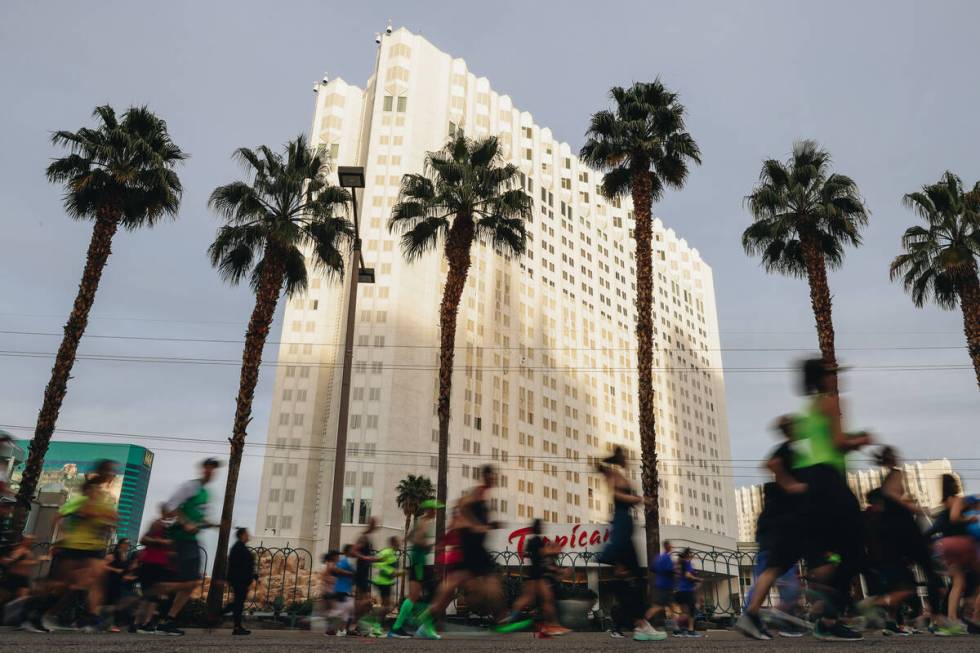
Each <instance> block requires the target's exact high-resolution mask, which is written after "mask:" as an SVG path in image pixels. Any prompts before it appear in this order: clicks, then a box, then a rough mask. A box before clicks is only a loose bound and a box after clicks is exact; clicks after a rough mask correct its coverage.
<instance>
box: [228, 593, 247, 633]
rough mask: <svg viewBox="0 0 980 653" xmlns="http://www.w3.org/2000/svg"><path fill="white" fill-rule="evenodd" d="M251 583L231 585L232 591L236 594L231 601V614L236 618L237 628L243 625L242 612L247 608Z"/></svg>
mask: <svg viewBox="0 0 980 653" xmlns="http://www.w3.org/2000/svg"><path fill="white" fill-rule="evenodd" d="M249 584H250V583H249ZM249 584H235V585H232V586H231V591H232V593H233V594H234V598H233V599H232V601H231V614H232V616H233V617H234V619H235V628H241V627H242V612H243V611H244V610H245V599H246V598H247V597H248V585H249Z"/></svg>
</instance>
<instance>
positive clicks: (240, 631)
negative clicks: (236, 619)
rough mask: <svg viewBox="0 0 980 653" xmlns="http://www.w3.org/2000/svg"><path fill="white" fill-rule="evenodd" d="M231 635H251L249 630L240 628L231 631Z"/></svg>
mask: <svg viewBox="0 0 980 653" xmlns="http://www.w3.org/2000/svg"><path fill="white" fill-rule="evenodd" d="M231 634H232V635H251V634H252V631H251V630H249V629H247V628H241V627H239V628H236V629H234V630H233V631H231Z"/></svg>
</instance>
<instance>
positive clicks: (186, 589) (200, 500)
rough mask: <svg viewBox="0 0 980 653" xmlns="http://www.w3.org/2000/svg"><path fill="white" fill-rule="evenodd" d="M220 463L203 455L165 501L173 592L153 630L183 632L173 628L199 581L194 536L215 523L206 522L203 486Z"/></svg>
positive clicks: (198, 553) (198, 552)
mask: <svg viewBox="0 0 980 653" xmlns="http://www.w3.org/2000/svg"><path fill="white" fill-rule="evenodd" d="M220 466H221V463H219V462H218V461H217V460H216V459H215V458H206V459H205V460H204V461H203V462H202V463H201V475H200V476H199V477H198V478H195V479H193V480H190V481H187V482H186V483H184V484H183V485H181V486H180V487H179V488H177V491H176V492H175V493H174V494H173V496H171V497H170V499H169V500H168V501H167V503H166V510H167V514H168V515H169V516H171V517H173V520H174V521H173V524H172V525H171V527H170V530H169V532H168V537H169V538H170V539H171V540H172V541H173V547H174V573H173V574H172V578H173V584H172V585H171V586H170V588H169V589H170V591H172V592H176V594H175V596H174V600H173V603H172V604H171V606H170V610H169V611H168V612H167V616H166V618H164V620H163V621H162V622H161V623H160V625H159V626H157V632H160V633H163V634H166V635H178V636H179V635H183V634H184V631H183V630H181V629H180V628H178V627H177V617H178V616H179V615H180V611H181V610H183V609H184V606H185V605H186V604H187V601H188V600H189V599H190V597H191V594H192V593H193V592H194V590H195V589H197V587H198V586H199V585H200V583H201V545H200V543H199V542H198V539H197V535H198V533H199V532H200V531H201V530H202V529H206V528H214V527H215V526H217V524H214V523H212V522H210V521H208V503H209V501H210V498H211V497H210V494H209V493H208V488H207V485H208V483H210V482H211V479H212V478H214V470H216V469H218V467H220Z"/></svg>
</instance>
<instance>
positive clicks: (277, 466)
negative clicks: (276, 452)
mask: <svg viewBox="0 0 980 653" xmlns="http://www.w3.org/2000/svg"><path fill="white" fill-rule="evenodd" d="M272 475H273V476H282V463H272Z"/></svg>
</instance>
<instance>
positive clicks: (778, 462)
mask: <svg viewBox="0 0 980 653" xmlns="http://www.w3.org/2000/svg"><path fill="white" fill-rule="evenodd" d="M766 467H767V468H768V469H769V471H771V472H772V474H773V476H774V477H775V478H776V484H777V485H779V487H781V488H782V489H783V490H785V491H786V492H788V493H790V494H802V493H803V492H806V483H800V482H799V481H798V480H796V478H794V477H793V475H792V474H790V473H789V470H788V469H786V465H784V464H783V459H782V458H780V457H779V456H773V457H772V458H770V459H769V460H768V461H767V462H766Z"/></svg>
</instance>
